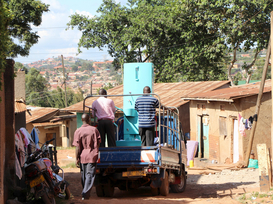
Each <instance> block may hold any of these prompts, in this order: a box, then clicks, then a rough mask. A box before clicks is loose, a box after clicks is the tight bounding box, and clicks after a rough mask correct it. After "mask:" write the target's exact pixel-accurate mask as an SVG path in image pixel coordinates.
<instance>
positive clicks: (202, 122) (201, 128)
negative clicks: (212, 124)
mask: <svg viewBox="0 0 273 204" xmlns="http://www.w3.org/2000/svg"><path fill="white" fill-rule="evenodd" d="M197 136H198V143H199V152H198V157H199V158H206V159H208V158H209V116H208V115H198V116H197Z"/></svg>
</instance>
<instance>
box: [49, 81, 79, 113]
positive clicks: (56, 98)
mask: <svg viewBox="0 0 273 204" xmlns="http://www.w3.org/2000/svg"><path fill="white" fill-rule="evenodd" d="M66 92H67V105H68V106H70V105H73V104H75V103H78V102H80V101H82V100H83V95H82V91H81V90H80V89H79V90H78V93H76V94H75V93H74V92H73V91H72V90H71V89H69V88H68V89H67V90H66ZM47 100H48V102H49V104H50V107H54V108H65V92H64V90H63V89H61V88H60V87H59V86H58V87H57V89H56V90H53V91H52V92H50V96H48V97H47Z"/></svg>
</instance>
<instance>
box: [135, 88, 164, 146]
mask: <svg viewBox="0 0 273 204" xmlns="http://www.w3.org/2000/svg"><path fill="white" fill-rule="evenodd" d="M150 93H151V89H150V87H149V86H145V87H144V89H143V96H140V97H138V98H137V100H136V103H135V109H136V110H137V112H138V122H139V135H140V136H141V145H142V146H153V145H154V136H155V125H156V123H155V115H156V108H158V107H159V102H158V100H157V99H156V98H155V97H153V96H150Z"/></svg>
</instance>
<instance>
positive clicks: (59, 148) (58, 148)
mask: <svg viewBox="0 0 273 204" xmlns="http://www.w3.org/2000/svg"><path fill="white" fill-rule="evenodd" d="M56 149H57V150H64V149H75V147H61V146H60V147H56Z"/></svg>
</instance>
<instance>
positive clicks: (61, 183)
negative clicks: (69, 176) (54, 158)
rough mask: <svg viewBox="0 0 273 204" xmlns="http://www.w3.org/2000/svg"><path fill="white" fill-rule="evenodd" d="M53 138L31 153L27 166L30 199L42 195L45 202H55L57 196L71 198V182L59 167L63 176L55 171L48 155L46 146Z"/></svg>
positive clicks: (26, 176)
mask: <svg viewBox="0 0 273 204" xmlns="http://www.w3.org/2000/svg"><path fill="white" fill-rule="evenodd" d="M53 140H54V139H52V140H49V141H46V142H45V143H44V144H43V145H42V148H41V150H36V151H35V152H33V153H32V154H31V155H29V157H28V158H27V161H26V166H25V178H26V184H27V185H28V187H29V189H30V190H29V192H30V193H29V194H28V199H29V197H32V198H30V199H33V198H34V199H35V200H38V199H39V198H40V197H41V199H42V200H43V202H44V203H45V204H55V203H56V201H55V196H58V197H61V198H65V199H69V198H70V190H69V188H68V185H69V184H68V182H66V181H65V180H64V172H63V170H62V169H61V168H59V170H62V174H63V176H62V177H60V176H59V175H57V174H56V173H55V172H53V171H52V168H51V167H52V162H51V160H50V159H48V158H47V157H46V156H47V155H48V152H47V151H46V149H45V148H44V147H45V146H47V145H48V144H49V143H50V142H51V141H53Z"/></svg>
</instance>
